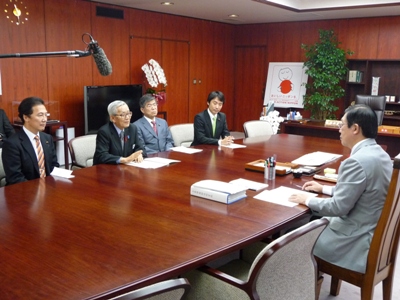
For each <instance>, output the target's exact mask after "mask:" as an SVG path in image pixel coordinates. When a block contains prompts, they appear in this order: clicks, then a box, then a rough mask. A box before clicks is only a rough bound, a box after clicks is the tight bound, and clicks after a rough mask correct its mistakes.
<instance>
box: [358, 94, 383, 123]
mask: <svg viewBox="0 0 400 300" xmlns="http://www.w3.org/2000/svg"><path fill="white" fill-rule="evenodd" d="M355 104H365V105H368V106H369V107H371V108H372V109H373V110H374V111H375V113H376V116H377V118H378V126H380V125H382V121H383V115H384V114H385V107H386V97H385V96H371V95H356V100H355Z"/></svg>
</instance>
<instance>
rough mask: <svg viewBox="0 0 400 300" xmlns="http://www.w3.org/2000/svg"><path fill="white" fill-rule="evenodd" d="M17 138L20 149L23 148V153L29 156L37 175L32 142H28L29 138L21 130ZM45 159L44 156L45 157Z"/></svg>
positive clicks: (37, 170)
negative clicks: (19, 141) (19, 142)
mask: <svg viewBox="0 0 400 300" xmlns="http://www.w3.org/2000/svg"><path fill="white" fill-rule="evenodd" d="M18 134H19V138H20V139H21V145H22V148H24V150H25V152H26V153H27V154H28V155H29V157H30V158H31V160H32V165H33V166H34V168H35V170H36V172H37V173H38V174H39V165H38V160H37V156H36V151H35V149H33V146H32V142H31V141H30V140H29V137H28V136H27V135H26V133H25V132H24V131H23V130H20V131H19V132H18ZM45 157H46V156H45Z"/></svg>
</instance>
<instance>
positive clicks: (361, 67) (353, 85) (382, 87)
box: [344, 59, 400, 126]
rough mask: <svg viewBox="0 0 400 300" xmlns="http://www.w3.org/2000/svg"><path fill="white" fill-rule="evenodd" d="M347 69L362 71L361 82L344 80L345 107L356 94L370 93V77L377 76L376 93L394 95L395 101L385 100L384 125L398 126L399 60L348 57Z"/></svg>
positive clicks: (399, 108) (399, 110)
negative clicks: (377, 86) (377, 87)
mask: <svg viewBox="0 0 400 300" xmlns="http://www.w3.org/2000/svg"><path fill="white" fill-rule="evenodd" d="M348 67H349V70H356V71H359V72H362V73H363V76H362V80H361V82H349V80H347V81H346V85H345V90H346V94H345V98H344V102H345V103H344V104H345V107H347V106H349V105H350V104H351V102H352V101H354V99H355V96H356V95H357V94H364V95H370V94H371V88H372V77H379V89H378V95H385V96H395V102H386V113H385V116H384V117H383V124H384V125H391V126H400V103H399V99H400V79H399V78H400V60H368V59H349V64H348Z"/></svg>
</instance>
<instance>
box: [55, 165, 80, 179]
mask: <svg viewBox="0 0 400 300" xmlns="http://www.w3.org/2000/svg"><path fill="white" fill-rule="evenodd" d="M71 174H72V170H67V169H62V168H57V167H54V169H53V171H52V172H51V174H50V175H51V176H58V177H63V178H74V177H75V176H74V175H71Z"/></svg>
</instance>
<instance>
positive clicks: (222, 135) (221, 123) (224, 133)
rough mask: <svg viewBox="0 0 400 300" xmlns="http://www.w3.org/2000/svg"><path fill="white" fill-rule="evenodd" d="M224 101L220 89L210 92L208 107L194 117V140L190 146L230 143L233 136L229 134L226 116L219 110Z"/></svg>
mask: <svg viewBox="0 0 400 300" xmlns="http://www.w3.org/2000/svg"><path fill="white" fill-rule="evenodd" d="M224 103H225V96H224V94H223V93H222V92H220V91H214V92H211V93H210V94H209V95H208V98H207V105H208V109H206V110H204V111H202V112H201V113H198V114H197V115H196V116H195V117H194V124H193V126H194V140H193V142H192V145H191V146H196V145H202V144H210V145H220V146H221V145H230V144H231V143H232V142H233V137H232V136H230V132H229V130H228V125H227V123H226V116H225V114H224V113H222V112H220V110H221V108H222V106H223V104H224Z"/></svg>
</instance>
